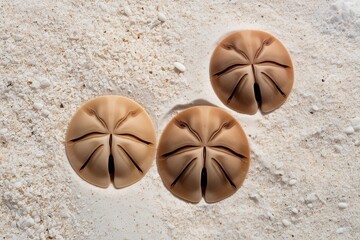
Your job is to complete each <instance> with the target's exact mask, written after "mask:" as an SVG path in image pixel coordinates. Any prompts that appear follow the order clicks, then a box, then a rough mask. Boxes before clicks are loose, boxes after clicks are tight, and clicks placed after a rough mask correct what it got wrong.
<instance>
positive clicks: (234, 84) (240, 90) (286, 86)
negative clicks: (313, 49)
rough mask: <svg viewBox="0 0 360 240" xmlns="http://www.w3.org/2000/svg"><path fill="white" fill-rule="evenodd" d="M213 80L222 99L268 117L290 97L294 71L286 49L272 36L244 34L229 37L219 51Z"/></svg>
mask: <svg viewBox="0 0 360 240" xmlns="http://www.w3.org/2000/svg"><path fill="white" fill-rule="evenodd" d="M210 80H211V84H212V86H213V89H214V91H215V93H216V95H217V96H218V97H219V99H220V100H221V101H222V102H223V103H224V104H225V105H226V106H228V107H229V108H231V109H233V110H235V111H237V112H240V113H246V114H255V113H256V112H257V111H258V109H260V110H261V112H263V113H268V112H271V111H273V110H275V109H276V108H278V107H280V106H281V105H282V104H283V103H284V102H285V101H286V99H287V97H288V96H289V94H290V92H291V89H292V86H293V82H294V69H293V65H292V62H291V58H290V55H289V53H288V51H287V50H286V48H285V47H284V45H283V44H282V43H281V42H280V41H279V40H278V39H276V38H275V37H274V36H272V35H271V34H269V33H266V32H263V31H257V30H243V31H238V32H234V33H231V34H229V35H228V36H226V37H225V38H224V39H222V41H220V43H219V44H218V45H217V47H216V48H215V50H214V52H213V55H212V57H211V61H210Z"/></svg>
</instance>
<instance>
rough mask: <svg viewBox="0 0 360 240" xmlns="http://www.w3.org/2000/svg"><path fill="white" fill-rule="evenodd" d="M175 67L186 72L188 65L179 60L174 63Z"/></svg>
mask: <svg viewBox="0 0 360 240" xmlns="http://www.w3.org/2000/svg"><path fill="white" fill-rule="evenodd" d="M174 67H175V68H176V69H177V70H178V71H179V72H185V70H186V67H185V66H184V64H182V63H179V62H175V63H174Z"/></svg>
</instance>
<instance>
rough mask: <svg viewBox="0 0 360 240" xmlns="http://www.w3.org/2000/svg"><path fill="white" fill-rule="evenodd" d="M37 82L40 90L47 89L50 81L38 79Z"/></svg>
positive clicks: (42, 78)
mask: <svg viewBox="0 0 360 240" xmlns="http://www.w3.org/2000/svg"><path fill="white" fill-rule="evenodd" d="M37 81H38V82H39V84H40V87H41V88H47V87H49V86H50V80H49V79H47V78H44V77H39V78H38V79H37Z"/></svg>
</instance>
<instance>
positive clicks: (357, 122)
mask: <svg viewBox="0 0 360 240" xmlns="http://www.w3.org/2000/svg"><path fill="white" fill-rule="evenodd" d="M351 126H352V127H353V129H354V130H355V132H357V131H359V130H360V117H356V118H353V119H351Z"/></svg>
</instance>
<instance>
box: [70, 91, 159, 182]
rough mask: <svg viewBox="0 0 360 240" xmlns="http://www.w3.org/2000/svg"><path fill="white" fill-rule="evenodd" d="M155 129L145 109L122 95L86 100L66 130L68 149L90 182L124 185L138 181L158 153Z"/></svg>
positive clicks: (75, 165) (72, 159) (71, 157)
mask: <svg viewBox="0 0 360 240" xmlns="http://www.w3.org/2000/svg"><path fill="white" fill-rule="evenodd" d="M155 141H156V137H155V130H154V127H153V125H152V122H151V120H150V118H149V116H148V115H147V113H146V112H145V110H144V109H143V108H142V107H141V106H140V105H139V104H137V103H136V102H134V101H132V100H130V99H128V98H125V97H120V96H102V97H97V98H95V99H92V100H90V101H88V102H86V103H85V104H84V105H83V106H81V107H80V109H79V110H78V111H77V112H76V113H75V115H74V117H73V118H72V120H71V122H70V124H69V127H68V130H67V134H66V153H67V156H68V159H69V162H70V164H71V166H72V167H73V169H74V170H75V172H76V173H77V174H78V175H79V176H80V177H82V178H83V179H84V180H86V181H87V182H89V183H91V184H93V185H96V186H99V187H103V188H106V187H108V186H109V185H110V183H111V182H113V184H114V186H115V188H123V187H126V186H129V185H131V184H133V183H135V182H137V181H139V180H140V179H141V178H142V177H143V176H144V175H145V174H146V172H147V171H148V170H149V168H150V166H151V164H152V162H153V160H154V154H155Z"/></svg>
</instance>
